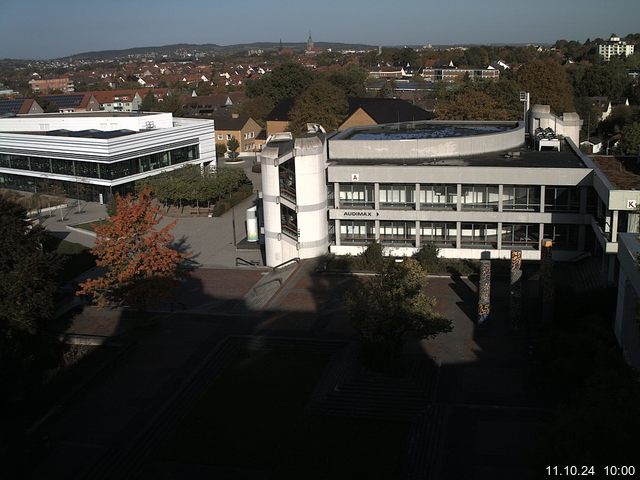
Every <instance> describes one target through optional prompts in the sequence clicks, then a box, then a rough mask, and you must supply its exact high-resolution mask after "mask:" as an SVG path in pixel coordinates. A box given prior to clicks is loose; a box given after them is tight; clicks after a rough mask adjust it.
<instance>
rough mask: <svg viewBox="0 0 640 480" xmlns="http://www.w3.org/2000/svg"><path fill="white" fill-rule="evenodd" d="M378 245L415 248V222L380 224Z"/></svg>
mask: <svg viewBox="0 0 640 480" xmlns="http://www.w3.org/2000/svg"><path fill="white" fill-rule="evenodd" d="M380 243H381V244H383V245H398V246H406V247H415V245H416V222H380Z"/></svg>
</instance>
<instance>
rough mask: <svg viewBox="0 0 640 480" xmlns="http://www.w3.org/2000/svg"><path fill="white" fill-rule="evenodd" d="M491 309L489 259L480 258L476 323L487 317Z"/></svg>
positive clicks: (480, 322) (481, 322)
mask: <svg viewBox="0 0 640 480" xmlns="http://www.w3.org/2000/svg"><path fill="white" fill-rule="evenodd" d="M490 311H491V260H480V281H479V283H478V324H479V325H481V324H483V323H484V322H486V321H487V319H488V318H489V313H490Z"/></svg>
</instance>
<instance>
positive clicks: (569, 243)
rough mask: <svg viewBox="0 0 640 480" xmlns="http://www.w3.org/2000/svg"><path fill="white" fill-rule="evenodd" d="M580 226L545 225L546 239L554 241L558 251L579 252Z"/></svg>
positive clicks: (554, 246)
mask: <svg viewBox="0 0 640 480" xmlns="http://www.w3.org/2000/svg"><path fill="white" fill-rule="evenodd" d="M579 228H580V227H579V226H578V225H551V224H548V225H545V226H544V237H545V238H550V239H551V240H552V241H553V248H554V249H556V250H578V232H579Z"/></svg>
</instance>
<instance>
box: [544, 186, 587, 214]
mask: <svg viewBox="0 0 640 480" xmlns="http://www.w3.org/2000/svg"><path fill="white" fill-rule="evenodd" d="M544 209H545V211H549V212H578V211H580V189H579V187H545V191H544Z"/></svg>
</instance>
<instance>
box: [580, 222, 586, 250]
mask: <svg viewBox="0 0 640 480" xmlns="http://www.w3.org/2000/svg"><path fill="white" fill-rule="evenodd" d="M586 240H587V226H586V225H580V226H579V227H578V250H579V251H581V252H584V247H585V243H586Z"/></svg>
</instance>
